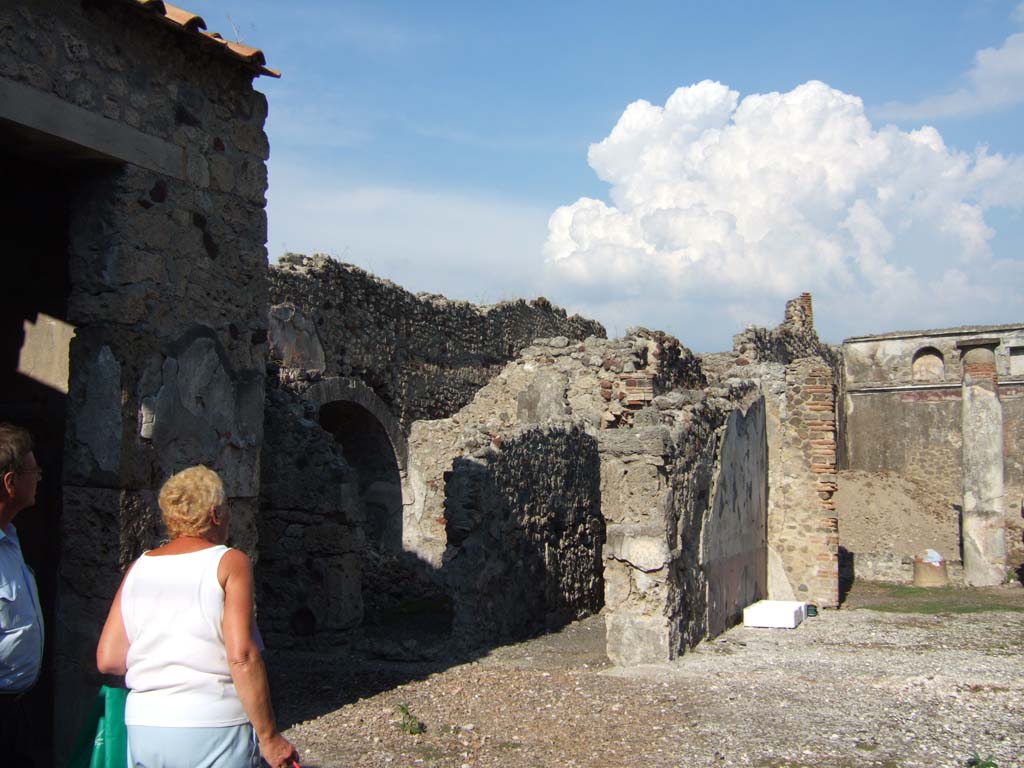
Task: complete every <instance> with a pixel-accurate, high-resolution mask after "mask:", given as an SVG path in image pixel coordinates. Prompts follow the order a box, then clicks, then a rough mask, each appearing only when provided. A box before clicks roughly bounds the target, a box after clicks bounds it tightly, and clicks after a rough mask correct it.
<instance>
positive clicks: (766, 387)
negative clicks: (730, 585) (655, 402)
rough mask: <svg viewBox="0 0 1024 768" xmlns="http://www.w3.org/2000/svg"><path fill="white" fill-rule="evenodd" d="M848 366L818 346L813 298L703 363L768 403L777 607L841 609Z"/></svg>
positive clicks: (772, 590) (796, 302)
mask: <svg viewBox="0 0 1024 768" xmlns="http://www.w3.org/2000/svg"><path fill="white" fill-rule="evenodd" d="M841 359H842V358H841V354H840V353H839V352H837V351H836V350H835V349H833V348H831V347H829V346H828V345H826V344H823V343H822V342H821V341H820V340H819V339H818V335H817V332H816V331H815V329H814V324H813V307H812V302H811V296H810V294H802V295H801V296H800V297H798V298H796V299H793V300H791V301H789V302H787V303H786V313H785V319H784V321H783V323H782V324H781V325H779V326H777V327H776V328H773V329H763V328H749V329H747V330H746V331H744V332H743V333H740V334H737V335H736V336H735V337H734V338H733V351H732V352H726V353H714V354H707V355H701V362H702V363H703V364H704V366H705V370H706V371H707V372H708V376H709V378H710V379H711V380H712V381H717V382H734V381H742V380H751V381H755V382H757V384H758V386H759V387H760V390H761V392H762V393H763V394H764V397H765V405H766V422H767V439H768V487H769V491H768V582H769V586H768V595H769V597H770V598H772V599H776V600H803V601H807V602H811V603H814V604H816V605H818V606H821V607H836V606H838V604H839V594H838V583H839V582H838V578H839V520H838V516H837V512H836V508H835V502H834V496H835V492H836V490H837V488H838V482H839V480H838V474H837V431H838V429H839V425H838V423H837V409H836V397H837V395H838V393H839V391H840V386H841V364H842V363H841Z"/></svg>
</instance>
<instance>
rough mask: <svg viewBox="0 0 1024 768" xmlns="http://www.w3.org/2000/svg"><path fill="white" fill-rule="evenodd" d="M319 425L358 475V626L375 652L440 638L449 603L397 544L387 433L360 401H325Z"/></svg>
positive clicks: (394, 479)
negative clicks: (362, 545) (361, 542)
mask: <svg viewBox="0 0 1024 768" xmlns="http://www.w3.org/2000/svg"><path fill="white" fill-rule="evenodd" d="M320 424H321V426H323V428H324V429H325V430H327V431H328V432H330V433H331V434H333V435H334V439H335V440H336V441H337V442H338V444H339V446H340V447H341V450H342V453H343V454H344V456H345V461H346V462H347V463H348V464H349V465H350V466H351V467H352V468H353V469H355V470H356V472H357V474H358V476H359V496H360V501H361V503H362V505H363V509H364V510H365V513H366V523H365V532H366V549H365V551H364V554H363V564H362V565H363V568H362V597H363V628H364V630H365V632H366V634H367V636H368V637H370V638H371V641H372V642H374V643H376V644H377V646H378V647H379V649H380V650H381V652H382V653H385V654H386V653H387V647H388V646H389V645H390V644H391V643H392V642H394V643H397V644H398V645H400V646H401V645H403V644H404V643H407V642H408V640H409V637H408V636H409V635H411V634H414V633H415V634H416V635H417V636H418V637H419V638H420V640H421V641H422V640H423V639H424V638H426V639H427V641H428V642H429V641H430V639H431V638H436V639H438V640H440V639H442V638H444V639H446V638H447V637H448V635H449V634H450V632H451V627H452V607H451V600H450V599H449V597H448V595H447V593H446V592H445V590H444V588H443V586H442V583H441V579H440V575H439V574H438V573H437V572H436V571H435V570H434V569H433V568H431V567H430V566H429V565H427V564H426V563H424V562H422V561H421V560H419V558H417V557H416V556H415V555H413V554H412V553H409V552H404V551H403V549H402V515H403V506H402V475H401V469H400V468H399V465H398V459H397V458H396V456H395V449H394V447H393V446H392V444H391V440H390V438H389V437H388V434H387V431H386V430H385V428H384V426H383V425H382V424H381V422H380V421H379V420H378V419H377V417H376V416H374V415H373V413H371V412H370V411H369V410H367V409H366V408H364V407H363V406H361V405H359V404H357V403H353V402H349V401H336V402H332V403H327V404H326V405H324V406H323V407H322V408H321V409H320Z"/></svg>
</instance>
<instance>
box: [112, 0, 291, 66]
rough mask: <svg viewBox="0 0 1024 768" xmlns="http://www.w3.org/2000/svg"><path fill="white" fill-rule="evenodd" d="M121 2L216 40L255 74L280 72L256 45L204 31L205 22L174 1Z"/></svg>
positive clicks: (204, 38) (198, 36)
mask: <svg viewBox="0 0 1024 768" xmlns="http://www.w3.org/2000/svg"><path fill="white" fill-rule="evenodd" d="M123 2H127V3H130V4H132V5H134V6H136V7H140V8H143V9H145V10H147V11H149V12H151V13H153V14H155V15H156V16H157V17H158V18H160V19H162V20H163V21H165V22H167V23H168V24H171V25H173V26H174V27H175V28H177V29H179V30H181V31H182V33H184V34H188V35H190V36H194V39H195V40H201V41H203V44H216V45H218V46H220V48H221V50H223V51H224V52H225V54H227V55H228V56H231V57H232V58H233V59H237V60H238V61H240V62H242V63H244V64H245V65H246V66H248V67H249V68H250V69H253V70H255V71H256V72H257V73H258V74H261V75H270V76H271V77H280V76H281V73H280V72H278V71H277V70H275V69H270V68H269V67H267V59H266V57H265V56H264V55H263V51H261V50H260V49H259V48H253V47H251V46H248V45H243V44H242V43H236V42H234V41H231V40H225V39H224V37H223V36H222V35H221V34H220V33H218V32H206V31H204V30H205V29H206V22H205V21H204V20H203V17H202V16H199V15H198V14H195V13H192V12H191V11H186V10H185V9H184V8H179V7H177V6H176V5H171V4H170V3H165V2H163V0H123Z"/></svg>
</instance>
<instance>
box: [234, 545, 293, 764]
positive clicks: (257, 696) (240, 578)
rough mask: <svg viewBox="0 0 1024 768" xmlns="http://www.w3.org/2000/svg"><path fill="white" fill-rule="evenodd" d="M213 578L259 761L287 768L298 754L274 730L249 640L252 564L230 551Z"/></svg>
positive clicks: (258, 657) (264, 682) (264, 684)
mask: <svg viewBox="0 0 1024 768" xmlns="http://www.w3.org/2000/svg"><path fill="white" fill-rule="evenodd" d="M217 575H218V576H219V577H220V580H221V583H222V584H223V585H224V625H223V627H224V646H225V648H226V649H227V656H228V667H229V669H230V670H231V679H232V680H233V681H234V683H235V690H237V691H238V698H239V699H240V700H241V701H242V706H243V707H244V708H245V713H246V714H247V715H248V716H249V720H250V721H251V722H252V725H253V728H254V729H255V731H256V736H257V738H258V739H259V741H260V752H261V753H262V754H263V759H264V760H266V761H267V762H268V763H269V764H270V766H271V768H290V767H291V765H292V762H293V761H297V760H298V753H297V752H296V751H295V747H293V746H292V745H291V743H290V742H289V741H288V740H287V739H285V738H284V737H283V736H282V735H281V734H280V733H278V731H277V726H276V725H275V723H274V710H273V707H272V705H271V703H270V686H269V685H268V684H267V671H266V668H265V667H264V666H263V657H262V656H261V655H260V650H259V648H258V647H257V646H256V641H255V639H254V637H253V631H252V618H253V579H252V564H251V563H250V562H249V558H248V557H246V556H245V553H243V552H240V551H239V550H237V549H231V550H228V551H227V552H226V553H225V554H224V557H223V558H221V561H220V567H219V569H218V572H217Z"/></svg>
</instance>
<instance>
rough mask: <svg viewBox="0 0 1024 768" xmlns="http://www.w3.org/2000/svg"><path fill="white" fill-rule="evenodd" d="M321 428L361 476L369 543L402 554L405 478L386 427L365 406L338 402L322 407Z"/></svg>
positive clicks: (361, 497) (382, 550)
mask: <svg viewBox="0 0 1024 768" xmlns="http://www.w3.org/2000/svg"><path fill="white" fill-rule="evenodd" d="M320 426H322V427H323V428H324V429H325V430H326V431H328V432H330V433H331V434H332V435H334V439H335V440H336V441H337V442H338V443H340V445H341V449H342V453H343V454H344V456H345V460H346V461H347V462H348V463H349V465H350V466H351V467H352V468H353V469H355V470H356V472H357V473H358V475H359V497H360V500H361V501H362V504H363V509H364V510H365V512H366V522H365V529H364V530H365V532H366V538H367V542H368V543H369V544H370V545H371V546H372V547H374V548H376V549H378V550H380V551H381V552H390V553H399V552H401V551H402V477H401V470H400V469H399V466H398V459H397V456H396V455H395V450H394V448H393V447H392V445H391V440H390V438H389V437H388V433H387V430H386V429H385V428H384V425H383V424H381V423H380V421H379V420H378V419H377V417H376V416H374V415H373V414H372V413H371V412H370V411H368V410H367V409H366V408H365V407H363V406H362V405H360V404H358V403H355V402H352V401H350V400H336V401H334V402H330V403H326V404H324V405H323V406H321V408H320Z"/></svg>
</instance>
